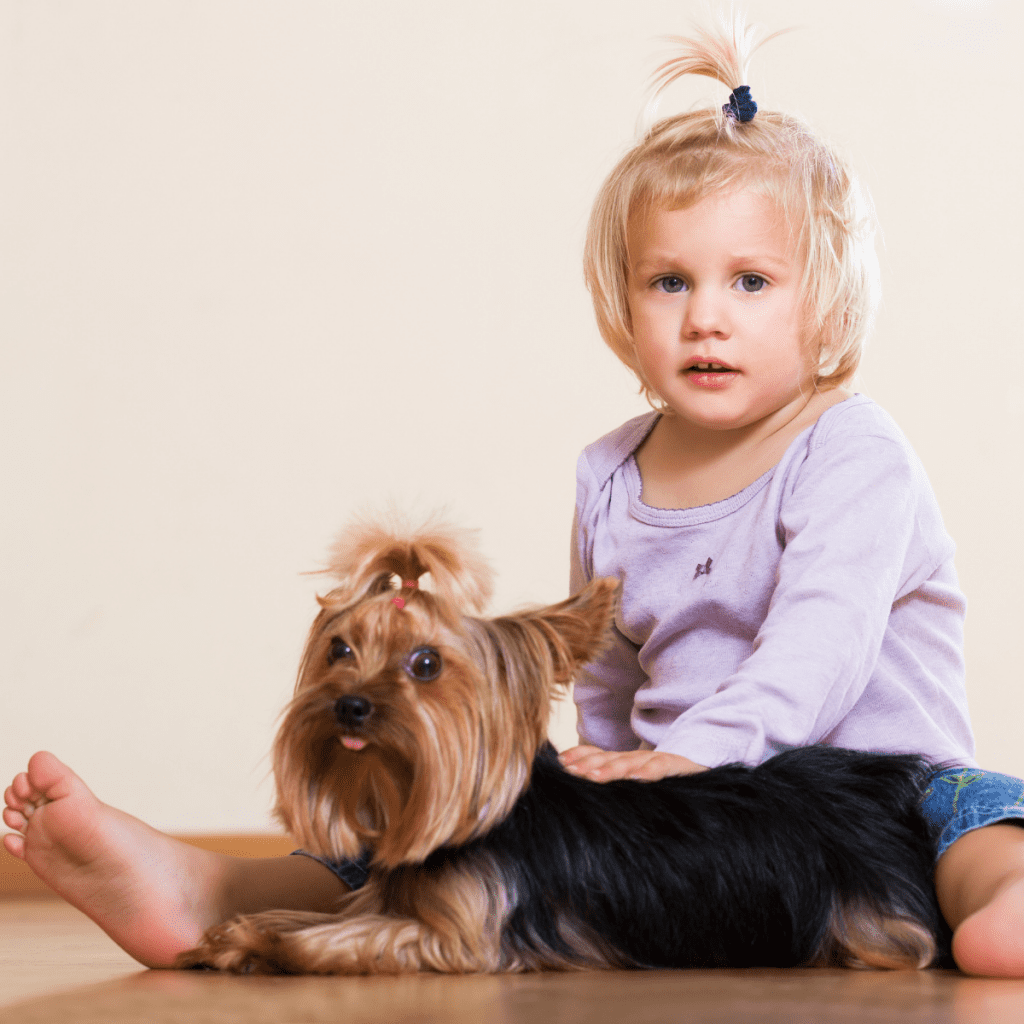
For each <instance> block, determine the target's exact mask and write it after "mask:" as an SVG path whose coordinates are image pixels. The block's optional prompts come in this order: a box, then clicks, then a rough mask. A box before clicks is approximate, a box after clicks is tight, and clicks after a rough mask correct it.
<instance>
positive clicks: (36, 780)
mask: <svg viewBox="0 0 1024 1024" xmlns="http://www.w3.org/2000/svg"><path fill="white" fill-rule="evenodd" d="M77 778H78V776H76V775H75V773H74V772H73V771H72V770H71V769H70V768H69V767H68V766H67V765H66V764H64V763H63V762H62V761H59V760H58V759H57V758H56V757H54V756H53V754H51V753H50V752H49V751H47V750H40V751H39V753H37V754H33V755H32V756H31V757H30V758H29V761H28V780H29V783H30V785H31V786H32V787H33V788H34V789H35V790H37V791H38V792H39V793H42V794H44V795H45V796H46V797H47V799H49V800H59V799H60V798H61V797H65V796H67V795H68V794H69V793H70V792H71V789H72V787H73V785H74V782H75V780H76V779H77Z"/></svg>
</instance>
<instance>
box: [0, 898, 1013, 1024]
mask: <svg viewBox="0 0 1024 1024" xmlns="http://www.w3.org/2000/svg"><path fill="white" fill-rule="evenodd" d="M15 1021H16V1022H18V1024H37V1022H38V1024H51V1022H56V1024H101V1022H102V1024H125V1022H139V1024H142V1022H146V1024H165V1022H172V1021H174V1022H176V1021H181V1022H185V1021H189V1022H195V1024H232V1022H235V1021H238V1022H245V1024H264V1022H266V1024H307V1022H308V1024H314V1022H316V1024H318V1022H321V1021H322V1022H325V1024H326V1022H331V1024H334V1022H337V1021H344V1022H345V1024H382V1022H386V1024H435V1022H436V1024H481V1022H488V1024H489V1022H494V1024H546V1022H551V1024H606V1022H607V1024H612V1022H619V1021H622V1022H629V1024H633V1022H636V1024H661V1022H666V1024H669V1022H670V1024H682V1022H687V1021H695V1022H696V1021H700V1022H711V1024H717V1022H726V1021H752V1022H753V1021H756V1022H759V1024H775V1022H778V1024H782V1022H786V1024H792V1022H808V1024H811V1022H813V1024H819V1022H826V1024H845V1022H847V1021H849V1022H854V1021H856V1022H872V1021H903V1022H913V1024H933V1022H943V1024H945V1022H956V1024H982V1022H985V1024H1017V1022H1020V1024H1024V981H1022V982H1017V981H982V980H979V979H975V978H965V977H963V976H961V975H959V974H956V973H955V972H947V971H926V972H921V973H909V972H908V973H901V974H883V973H876V972H866V973H859V972H853V971H658V972H651V973H619V972H615V973H600V974H535V975H521V976H516V977H501V978H494V977H468V978H441V977H413V978H398V979H393V978H235V977H226V976H222V975H219V974H212V973H211V974H207V973H194V972H176V971H147V970H144V969H143V968H141V967H139V965H138V964H136V963H135V962H134V961H133V960H132V959H131V958H130V957H128V956H127V955H126V954H124V953H122V952H121V950H119V949H118V948H117V947H116V946H115V945H114V944H113V943H112V942H111V941H110V940H109V939H108V938H107V937H106V936H105V935H104V934H103V933H102V932H101V931H100V930H99V929H98V928H97V927H96V926H95V925H93V923H92V922H91V921H89V920H88V919H87V918H85V917H83V916H82V915H81V914H79V913H78V912H77V911H76V910H74V909H72V908H71V907H69V906H68V905H67V904H65V903H63V902H61V901H58V900H22V901H8V902H0V1024H8V1022H11V1024H13V1022H15Z"/></svg>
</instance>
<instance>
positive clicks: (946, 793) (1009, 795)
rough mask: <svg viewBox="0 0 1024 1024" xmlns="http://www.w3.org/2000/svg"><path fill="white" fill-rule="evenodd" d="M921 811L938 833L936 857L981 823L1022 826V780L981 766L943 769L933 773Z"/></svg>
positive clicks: (1023, 793)
mask: <svg viewBox="0 0 1024 1024" xmlns="http://www.w3.org/2000/svg"><path fill="white" fill-rule="evenodd" d="M921 811H922V813H923V814H924V816H925V818H926V819H927V821H928V823H929V824H930V825H931V826H932V827H933V828H934V829H935V830H936V833H937V834H938V836H939V848H938V852H937V853H936V855H935V856H936V858H938V857H940V856H942V854H944V853H945V852H946V850H948V849H949V847H950V845H951V844H952V843H954V842H955V841H956V840H957V839H959V838H960V837H961V836H962V835H963V834H964V833H965V832H971V831H973V830H974V829H976V828H981V827H982V826H983V825H994V824H995V823H996V822H999V821H1006V822H1013V823H1014V824H1022V825H1024V781H1022V780H1021V779H1015V778H1014V777H1013V776H1012V775H1000V774H999V773H998V772H986V771H982V770H981V769H980V768H945V769H942V770H940V771H938V772H936V774H935V775H933V776H932V779H931V783H930V785H929V787H928V789H927V790H926V791H925V794H924V799H923V800H922V801H921Z"/></svg>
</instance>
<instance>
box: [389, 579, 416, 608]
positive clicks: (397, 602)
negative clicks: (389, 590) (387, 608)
mask: <svg viewBox="0 0 1024 1024" xmlns="http://www.w3.org/2000/svg"><path fill="white" fill-rule="evenodd" d="M419 585H420V584H419V581H418V580H402V586H403V587H409V589H410V590H415V589H416V588H417V587H418V586H419ZM391 603H392V604H393V605H394V606H395V607H396V608H397V609H398V610H399V611H401V610H402V609H403V608H404V607H405V598H404V597H393V598H391Z"/></svg>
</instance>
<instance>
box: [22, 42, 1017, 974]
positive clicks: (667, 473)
mask: <svg viewBox="0 0 1024 1024" xmlns="http://www.w3.org/2000/svg"><path fill="white" fill-rule="evenodd" d="M749 38H750V37H749V33H748V32H747V31H746V30H745V29H744V28H743V27H742V26H741V25H739V24H736V25H734V26H733V27H732V31H731V34H730V33H724V34H722V35H720V36H717V35H715V36H712V35H701V36H700V37H698V38H697V39H695V40H690V41H682V51H681V54H680V56H679V57H678V58H677V59H675V60H673V61H670V62H669V63H668V64H667V65H666V66H665V67H664V68H663V69H662V72H661V83H662V85H664V84H667V83H668V82H670V81H672V80H674V79H675V78H677V77H679V76H680V75H683V74H700V75H706V76H709V77H711V78H714V79H717V80H718V81H720V82H722V83H723V84H724V85H726V86H727V87H728V88H730V89H731V90H732V92H731V93H730V97H729V102H728V103H727V104H726V105H725V107H724V108H722V110H718V109H713V110H706V111H697V112H693V113H688V114H683V115H680V116H677V117H672V118H669V119H667V120H664V121H662V122H660V123H659V124H657V125H656V126H655V127H654V128H653V129H652V130H651V131H650V132H649V133H648V134H647V136H646V137H645V138H644V139H643V140H642V141H641V142H640V144H639V145H637V146H636V147H635V148H634V149H633V150H632V151H631V152H630V153H628V154H627V156H626V157H625V158H624V159H623V160H622V161H621V162H620V164H619V165H618V167H616V168H615V170H614V171H613V172H612V174H611V176H610V177H609V179H608V181H607V182H606V183H605V186H604V187H603V189H602V191H601V193H600V195H599V196H598V199H597V202H596V204H595V208H594V213H593V216H592V220H591V227H590V232H589V236H588V242H587V252H586V273H587V281H588V284H589V287H590V290H591V293H592V295H593V298H594V304H595V307H596V311H597V317H598V323H599V325H600V328H601V331H602V334H603V336H604V338H605V340H606V341H607V342H608V344H609V345H610V346H611V347H612V349H613V350H614V351H615V352H616V354H617V355H618V356H619V358H620V359H622V360H623V362H625V364H626V365H627V366H628V367H629V368H630V369H631V370H632V371H633V372H634V373H635V374H636V376H637V378H638V379H639V381H640V384H641V387H642V389H643V391H644V392H645V394H646V395H647V396H648V398H649V399H650V401H651V403H652V405H653V406H654V408H655V410H656V411H655V412H653V413H650V414H648V415H646V416H642V417H639V418H638V419H635V420H632V421H630V422H629V423H626V424H625V425H623V426H622V427H620V428H619V429H618V430H616V431H613V432H612V433H611V434H609V435H607V436H606V437H604V438H602V439H601V440H599V441H598V442H597V443H596V444H594V445H591V446H590V447H589V448H588V449H587V450H586V451H585V452H584V453H583V456H582V457H581V459H580V463H579V471H578V498H577V508H576V524H575V538H574V544H573V586H574V588H578V587H579V586H581V585H582V584H583V583H584V582H585V581H586V580H588V579H590V578H592V577H594V576H617V577H618V578H619V579H621V580H622V587H623V589H622V600H621V607H620V609H619V611H618V613H617V618H616V630H615V637H614V643H613V645H612V646H611V647H610V648H609V650H608V652H607V654H606V655H605V656H604V657H603V658H602V659H601V660H600V662H599V663H597V664H594V665H592V666H590V667H589V668H588V670H587V671H586V673H585V674H584V676H583V678H581V680H580V681H579V683H578V684H577V687H576V701H577V704H578V707H579V731H580V737H581V740H582V741H583V742H582V745H581V746H578V747H575V748H573V749H572V750H570V751H567V752H566V753H565V754H564V755H563V763H564V764H565V765H566V767H567V768H568V769H569V770H570V771H573V772H577V773H580V774H585V775H587V776H589V777H591V778H594V779H597V780H599V781H605V780H608V779H613V778H621V777H630V778H640V779H657V778H661V777H663V776H665V775H670V774H681V773H687V772H693V771H700V770H702V768H704V767H707V766H714V765H719V764H724V763H727V762H730V761H744V762H747V763H750V764H756V763H759V762H761V761H763V760H764V759H766V758H767V757H770V756H771V755H772V754H773V753H776V752H778V751H780V750H784V749H786V748H788V747H792V746H799V745H803V744H808V743H829V744H835V745H839V746H846V747H853V748H859V749H869V750H889V751H912V752H916V753H923V754H925V755H926V756H928V757H929V758H932V759H933V760H934V761H936V763H941V764H943V765H946V766H953V767H947V768H946V769H944V770H943V771H942V772H940V773H937V774H936V776H935V779H934V782H933V785H932V787H931V790H930V791H929V794H928V795H927V797H926V799H925V807H924V809H925V812H926V814H927V815H928V816H929V818H930V819H931V820H932V821H933V822H934V823H935V824H936V826H937V827H938V828H940V829H941V830H942V839H941V846H940V856H939V859H938V862H937V866H936V885H937V889H938V893H939V901H940V905H941V906H942V909H943V913H944V914H945V916H946V918H947V920H948V921H949V924H950V926H951V927H952V928H953V929H954V945H953V951H954V956H955V957H956V960H957V962H958V964H959V965H960V966H961V967H962V968H963V969H964V970H966V971H969V972H972V973H977V974H991V975H1004V976H1024V829H1021V828H1019V827H1017V825H1016V823H1015V822H1016V821H1017V820H1019V819H1022V818H1024V784H1022V783H1021V782H1019V781H1018V780H1014V779H1009V778H1007V777H1005V776H998V775H995V774H993V773H985V772H981V771H979V770H977V768H976V766H975V764H974V762H973V760H972V752H973V741H972V738H971V732H970V726H969V724H968V716H967V708H966V702H965V696H964V685H963V663H962V653H961V652H962V622H963V613H964V604H963V598H962V595H961V594H960V591H959V589H958V586H957V581H956V575H955V573H954V570H953V564H952V556H953V545H952V542H951V541H950V540H949V538H948V536H947V535H946V533H945V530H944V528H943V526H942V521H941V517H940V515H939V512H938V509H937V507H936V503H935V499H934V497H933V495H932V493H931V490H930V487H929V485H928V482H927V479H926V477H925V474H924V471H923V469H922V467H921V465H920V463H919V462H918V460H917V459H916V457H915V456H914V454H913V453H912V452H911V451H910V449H909V446H908V445H907V442H906V440H905V439H904V438H903V436H902V434H900V432H899V430H898V429H897V427H896V426H895V424H894V423H893V422H892V421H891V420H890V419H889V418H888V417H887V416H886V415H885V413H883V412H882V411H881V410H880V409H879V408H878V407H877V406H875V405H874V404H873V403H872V402H870V401H869V400H868V399H866V398H864V397H862V396H858V395H853V394H851V392H849V391H848V390H846V388H845V385H846V384H847V383H848V382H849V380H850V378H851V377H852V376H853V374H854V372H855V371H856V368H857V365H858V361H859V358H860V351H861V346H862V344H863V340H864V337H865V335H866V333H867V331H868V329H869V327H870V324H871V320H872V314H873V311H874V308H875V304H876V301H877V287H876V276H877V274H876V267H875V262H874V257H873V251H872V248H871V221H870V214H869V210H868V207H867V204H866V201H865V200H864V198H863V197H862V196H861V194H860V193H859V191H858V187H857V184H856V181H855V179H854V177H853V175H852V174H851V172H850V171H849V169H848V168H846V167H845V165H844V164H843V162H842V161H841V160H840V159H839V158H838V157H837V155H836V154H835V153H834V152H833V151H832V150H831V149H830V148H829V147H828V146H826V145H825V144H824V143H823V142H821V141H820V140H819V139H817V138H816V137H815V136H814V135H813V134H812V133H811V132H810V131H809V130H808V129H807V127H806V126H804V125H803V124H802V123H801V122H799V121H797V120H796V119H794V118H792V117H788V116H786V115H783V114H778V113H769V112H763V111H757V108H756V103H755V101H754V99H753V98H752V97H751V96H750V91H749V89H748V88H747V87H746V86H744V85H742V83H743V82H744V81H745V80H746V60H747V56H748V51H749ZM6 801H7V809H6V810H5V811H4V820H5V821H6V822H7V824H8V825H9V826H10V827H11V828H13V829H15V830H16V834H14V835H9V836H7V837H6V838H5V844H6V846H7V849H8V850H9V851H10V852H11V853H13V854H14V855H15V856H18V857H23V858H24V859H25V860H26V861H27V862H28V863H29V865H30V866H31V867H32V868H33V870H34V871H35V872H36V873H37V874H38V875H39V876H40V877H41V878H43V880H44V881H46V882H47V883H48V884H49V885H51V886H52V887H53V888H54V889H56V890H57V892H59V893H61V894H62V895H63V896H65V898H66V899H68V900H69V902H71V903H73V904H74V905H75V906H78V907H79V908H80V909H82V910H83V911H84V912H85V913H87V914H89V915H90V916H91V917H92V918H93V919H94V920H96V921H97V922H98V923H99V924H100V925H101V927H103V928H104V929H105V930H106V931H107V932H108V934H110V935H111V937H112V938H113V939H114V940H115V941H116V942H118V943H119V944H120V945H121V946H122V947H124V948H125V949H126V950H127V951H128V952H129V953H131V954H132V955H133V956H134V957H136V958H137V959H138V960H140V961H141V962H142V963H144V964H147V965H149V966H154V967H159V966H168V965H170V964H171V962H172V961H173V959H174V957H175V955H176V954H177V953H179V952H181V951H183V950H185V949H187V948H190V947H191V946H193V945H195V944H196V943H197V942H198V940H199V937H200V935H201V934H202V932H203V930H204V929H205V928H206V927H208V926H210V925H212V924H216V923H219V922H220V921H222V920H225V919H227V918H228V917H230V916H233V915H234V914H238V913H251V912H255V911H259V910H264V909H271V908H275V907H279V908H289V909H311V910H330V909H331V908H332V906H333V904H334V902H335V901H336V899H337V898H338V896H340V895H341V894H342V893H343V892H345V891H347V890H348V888H349V887H350V886H351V885H358V884H359V882H360V878H361V872H362V866H361V865H359V864H346V865H333V864H325V863H323V862H318V861H316V860H313V859H311V858H308V857H286V858H278V859H269V860H238V859H235V858H229V857H224V856H220V855H216V854H212V853H207V852H206V851H203V850H199V849H197V848H194V847H191V846H188V845H186V844H183V843H179V842H177V841H175V840H172V839H170V838H169V837H167V836H164V835H162V834H160V833H159V832H156V831H154V830H152V829H150V828H149V827H148V826H146V825H145V824H143V823H142V822H140V821H138V820H137V819H135V818H132V817H131V816H129V815H126V814H124V813H122V812H120V811H118V810H116V809H114V808H112V807H109V806H107V805H104V804H102V803H100V802H99V801H98V800H97V799H96V797H95V796H93V794H92V793H91V792H90V791H89V790H88V789H87V787H86V786H85V784H84V783H83V782H82V781H81V780H80V779H79V778H78V777H77V776H76V775H75V774H74V773H73V772H72V771H71V770H70V769H68V768H67V767H66V766H64V765H63V764H61V762H59V761H58V760H57V759H56V758H55V757H54V756H53V755H52V754H47V753H39V754H36V755H34V756H33V758H32V759H31V760H30V762H29V766H28V771H27V772H26V773H23V774H20V775H18V776H17V777H16V778H15V780H14V781H13V783H12V785H11V786H10V787H9V788H8V790H7V793H6ZM982 826H984V827H982ZM668 910H669V912H671V911H670V908H668Z"/></svg>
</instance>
